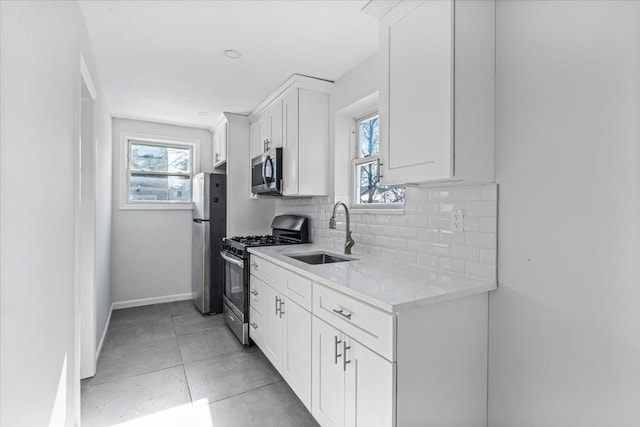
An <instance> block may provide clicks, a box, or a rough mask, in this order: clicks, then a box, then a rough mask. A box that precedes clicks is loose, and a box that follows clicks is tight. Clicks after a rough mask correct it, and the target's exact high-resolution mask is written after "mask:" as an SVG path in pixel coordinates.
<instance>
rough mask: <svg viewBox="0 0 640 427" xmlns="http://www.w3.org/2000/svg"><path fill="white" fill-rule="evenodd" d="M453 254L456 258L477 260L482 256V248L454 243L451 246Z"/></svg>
mask: <svg viewBox="0 0 640 427" xmlns="http://www.w3.org/2000/svg"><path fill="white" fill-rule="evenodd" d="M487 250H488V249H487ZM451 254H452V256H453V257H454V258H455V259H460V260H463V261H474V262H477V261H478V258H479V257H480V249H478V248H470V247H468V246H458V245H453V247H452V248H451Z"/></svg>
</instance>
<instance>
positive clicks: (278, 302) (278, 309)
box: [276, 297, 282, 317]
mask: <svg viewBox="0 0 640 427" xmlns="http://www.w3.org/2000/svg"><path fill="white" fill-rule="evenodd" d="M279 312H280V298H279V297H276V316H277V315H278V313H279ZM280 317H282V316H280Z"/></svg>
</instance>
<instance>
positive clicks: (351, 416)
mask: <svg viewBox="0 0 640 427" xmlns="http://www.w3.org/2000/svg"><path fill="white" fill-rule="evenodd" d="M342 351H343V353H344V357H345V360H346V361H347V362H348V363H347V365H346V371H345V375H346V377H345V426H348V427H356V426H357V427H369V426H372V427H373V426H380V427H391V426H395V420H396V417H395V412H396V411H395V404H396V399H395V390H396V387H395V385H396V382H395V373H396V365H395V363H391V362H389V361H388V360H386V359H384V358H383V357H382V356H380V355H378V354H376V353H374V352H373V351H371V350H370V349H368V348H367V347H365V346H363V345H362V344H360V343H359V342H357V341H355V340H353V339H351V338H350V337H348V336H345V343H343V350H342Z"/></svg>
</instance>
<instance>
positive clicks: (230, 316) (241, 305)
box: [220, 215, 309, 345]
mask: <svg viewBox="0 0 640 427" xmlns="http://www.w3.org/2000/svg"><path fill="white" fill-rule="evenodd" d="M271 229H272V234H271V235H265V236H246V237H228V238H225V239H224V243H223V247H222V252H220V255H221V256H222V258H223V259H224V260H225V269H224V276H225V277H224V292H223V300H224V307H223V312H224V320H225V322H226V323H227V325H228V326H229V328H230V329H231V330H232V331H233V333H234V334H235V335H236V336H237V337H238V339H239V340H240V341H241V342H242V343H243V344H245V345H249V344H250V342H249V295H248V294H249V253H248V251H247V249H248V248H251V247H256V246H276V245H295V244H300V243H308V242H309V220H308V219H307V218H305V217H302V216H298V215H279V216H276V217H275V218H274V219H273V222H272V223H271Z"/></svg>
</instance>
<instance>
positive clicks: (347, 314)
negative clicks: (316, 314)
mask: <svg viewBox="0 0 640 427" xmlns="http://www.w3.org/2000/svg"><path fill="white" fill-rule="evenodd" d="M333 312H334V313H336V314H339V315H340V316H342V317H344V318H345V319H347V320H351V313H345V312H344V308H341V309H339V310H338V309H335V308H334V309H333Z"/></svg>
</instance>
